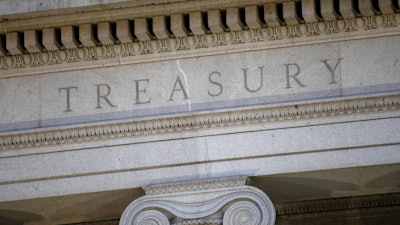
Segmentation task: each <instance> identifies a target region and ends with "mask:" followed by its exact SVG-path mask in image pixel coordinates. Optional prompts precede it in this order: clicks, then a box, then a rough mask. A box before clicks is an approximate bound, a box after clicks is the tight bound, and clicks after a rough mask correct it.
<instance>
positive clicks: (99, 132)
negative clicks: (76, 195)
mask: <svg viewBox="0 0 400 225" xmlns="http://www.w3.org/2000/svg"><path fill="white" fill-rule="evenodd" d="M399 109H400V96H399V95H384V96H377V97H369V98H358V99H347V100H346V99H338V100H336V101H332V100H330V101H325V102H324V101H322V102H321V101H317V102H314V103H312V102H308V103H307V102H306V103H305V104H304V103H303V104H301V103H297V104H296V105H290V104H289V105H287V106H279V107H266V108H263V107H259V108H255V109H247V110H246V109H241V110H239V111H225V112H224V111H223V112H217V113H205V114H197V115H189V116H181V117H169V118H164V119H155V120H152V119H150V120H146V119H145V120H139V121H135V120H134V121H131V122H128V121H127V122H117V123H110V124H101V125H100V124H99V125H88V126H77V127H71V128H68V127H65V128H63V127H58V128H57V129H51V128H50V129H38V130H31V131H28V132H26V131H20V132H13V133H14V134H12V133H11V134H7V133H3V134H2V135H0V149H2V150H18V149H24V148H32V147H35V148H37V147H46V146H55V145H59V144H68V145H70V144H74V143H84V142H88V141H101V140H105V139H108V140H111V139H119V138H124V137H125V138H128V137H141V136H143V137H144V136H147V135H157V134H159V135H165V134H168V133H171V134H172V133H175V132H181V131H186V132H191V131H200V130H208V129H214V128H230V127H232V128H233V127H235V126H238V125H243V124H254V125H256V124H268V123H273V122H275V121H280V122H283V121H296V120H302V119H316V118H319V119H324V118H329V117H337V116H345V115H356V114H359V115H362V114H365V113H371V112H375V113H378V112H385V111H393V112H396V111H398V110H399Z"/></svg>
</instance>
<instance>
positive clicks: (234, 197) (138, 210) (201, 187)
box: [119, 177, 275, 225]
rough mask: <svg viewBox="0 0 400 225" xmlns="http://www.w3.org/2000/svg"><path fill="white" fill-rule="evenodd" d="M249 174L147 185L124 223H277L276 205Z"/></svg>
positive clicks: (136, 224)
mask: <svg viewBox="0 0 400 225" xmlns="http://www.w3.org/2000/svg"><path fill="white" fill-rule="evenodd" d="M246 180H247V178H246V177H235V178H222V179H212V180H200V181H190V182H181V183H174V184H162V185H154V186H149V187H145V188H144V189H145V192H146V195H145V196H142V197H140V198H138V199H136V200H135V201H133V202H132V203H131V204H130V205H129V206H128V207H127V208H126V209H125V211H124V212H123V214H122V217H121V219H120V223H119V224H120V225H139V224H146V225H169V224H174V225H187V224H193V225H194V224H199V225H200V224H202V225H206V224H213V225H214V224H215V225H217V224H223V225H226V224H229V225H239V224H240V225H273V224H275V208H274V206H273V204H272V202H271V200H270V199H269V197H268V196H267V195H266V194H265V193H264V192H262V191H261V190H259V189H257V188H255V187H252V186H248V185H246Z"/></svg>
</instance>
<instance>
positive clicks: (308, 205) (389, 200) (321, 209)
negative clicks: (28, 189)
mask: <svg viewBox="0 0 400 225" xmlns="http://www.w3.org/2000/svg"><path fill="white" fill-rule="evenodd" d="M399 205H400V194H399V193H390V194H382V195H367V196H354V197H345V198H332V199H319V200H311V201H300V202H286V203H276V204H275V208H276V215H277V220H279V218H282V217H288V216H291V215H305V214H318V213H329V212H338V211H343V212H345V211H347V210H359V211H360V212H363V211H367V210H376V209H379V208H389V207H398V206H399ZM118 222H119V220H117V219H116V220H109V221H98V222H86V223H79V224H74V225H117V224H118ZM211 224H212V223H211Z"/></svg>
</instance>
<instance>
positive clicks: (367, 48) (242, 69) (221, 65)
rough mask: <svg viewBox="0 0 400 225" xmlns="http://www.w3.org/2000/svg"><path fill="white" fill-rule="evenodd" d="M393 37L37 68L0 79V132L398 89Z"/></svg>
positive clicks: (99, 50) (395, 41)
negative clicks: (97, 66)
mask: <svg viewBox="0 0 400 225" xmlns="http://www.w3.org/2000/svg"><path fill="white" fill-rule="evenodd" d="M398 41H399V37H397V36H393V37H386V38H379V39H369V40H358V41H347V42H339V43H331V44H320V45H313V46H302V47H293V48H284V49H276V50H264V51H257V52H248V53H238V54H230V55H224V56H210V57H199V58H193V59H182V60H174V61H164V62H154V63H147V64H133V65H125V66H119V67H114V68H101V69H92V70H80V71H70V72H61V73H57V74H43V75H36V76H34V77H32V79H33V81H29V79H27V78H26V77H20V78H11V79H1V80H0V86H1V89H0V91H1V95H2V96H3V98H2V100H1V101H0V105H1V109H2V117H1V119H0V124H1V126H0V130H2V131H11V130H18V129H26V128H38V127H48V126H56V125H67V124H78V123H86V122H96V121H101V120H103V121H104V120H114V119H126V118H140V117H146V116H162V115H166V114H171V113H192V112H198V111H204V110H214V109H222V108H230V107H243V106H253V105H264V104H272V103H283V102H286V101H299V100H308V99H324V98H329V97H341V96H350V95H354V94H372V93H379V92H382V91H397V90H399V82H400V80H399V76H398V71H399V66H400V65H399V63H398V60H399V59H398V56H397V52H398V51H400V49H398V47H397V46H398V45H396V44H395V43H398ZM154 47H157V46H154ZM93 50H94V51H95V53H96V54H102V52H103V51H104V50H103V49H102V48H101V47H98V48H95V49H93ZM371 51H372V52H375V54H368V52H371ZM354 52H356V53H357V54H354ZM81 54H85V51H82V52H81ZM15 87H18V90H17V89H16V88H15ZM15 101H18V102H26V104H13V102H15ZM16 112H18V113H16Z"/></svg>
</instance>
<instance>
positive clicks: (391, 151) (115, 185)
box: [0, 146, 400, 202]
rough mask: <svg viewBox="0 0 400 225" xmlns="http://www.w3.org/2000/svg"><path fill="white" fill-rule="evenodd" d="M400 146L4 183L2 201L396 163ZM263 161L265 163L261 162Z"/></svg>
mask: <svg viewBox="0 0 400 225" xmlns="http://www.w3.org/2000/svg"><path fill="white" fill-rule="evenodd" d="M399 157H400V156H399V154H398V146H393V147H390V146H383V147H379V148H359V149H347V150H338V151H323V152H310V153H307V154H293V155H280V156H276V157H258V158H249V159H245V160H232V161H222V162H210V163H204V164H199V163H197V164H193V165H183V166H178V167H173V166H171V167H167V168H161V169H157V168H154V169H148V170H139V171H124V172H116V173H103V174H96V175H89V176H75V177H65V178H57V179H42V180H35V181H29V182H20V183H10V184H2V185H0V191H1V192H2V193H4V194H3V195H1V196H0V201H1V202H3V201H15V200H23V199H35V198H41V197H50V196H61V195H70V194H79V193H90V192H99V191H108V190H120V189H127V188H134V187H142V186H148V185H150V184H154V183H170V182H178V181H182V180H193V179H199V178H201V179H206V178H217V177H221V176H259V175H273V174H282V173H293V172H303V171H315V170H325V169H339V168H348V167H349V166H351V167H359V166H373V165H386V164H395V163H399V162H400V158H399ZM288 162H290V163H288ZM261 165H262V166H261Z"/></svg>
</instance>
